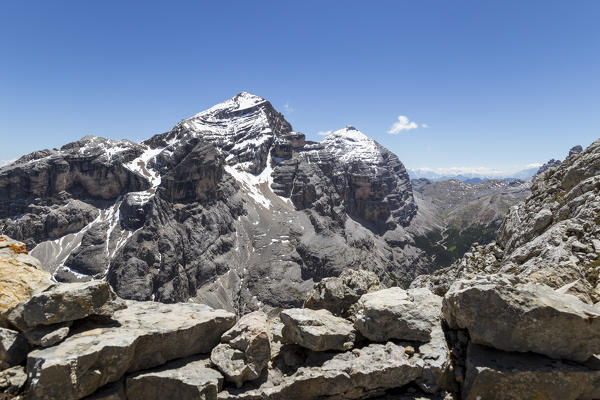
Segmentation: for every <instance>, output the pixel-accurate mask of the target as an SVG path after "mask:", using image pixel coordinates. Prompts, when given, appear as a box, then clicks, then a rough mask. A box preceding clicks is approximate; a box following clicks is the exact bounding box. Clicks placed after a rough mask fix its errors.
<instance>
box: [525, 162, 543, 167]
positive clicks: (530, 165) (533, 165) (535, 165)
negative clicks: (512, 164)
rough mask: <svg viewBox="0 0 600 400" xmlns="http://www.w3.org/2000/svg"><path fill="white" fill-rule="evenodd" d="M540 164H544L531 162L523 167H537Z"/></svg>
mask: <svg viewBox="0 0 600 400" xmlns="http://www.w3.org/2000/svg"><path fill="white" fill-rule="evenodd" d="M542 165H544V164H541V163H532V164H527V165H526V166H525V167H526V168H539V167H541V166H542Z"/></svg>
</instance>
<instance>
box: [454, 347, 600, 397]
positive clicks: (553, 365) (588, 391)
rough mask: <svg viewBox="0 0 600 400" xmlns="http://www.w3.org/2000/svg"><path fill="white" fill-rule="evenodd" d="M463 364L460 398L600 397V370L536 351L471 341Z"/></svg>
mask: <svg viewBox="0 0 600 400" xmlns="http://www.w3.org/2000/svg"><path fill="white" fill-rule="evenodd" d="M466 366H467V372H466V377H465V384H464V388H463V398H464V399H467V400H476V399H486V400H488V399H490V400H496V399H498V400H500V399H507V400H508V399H548V400H553V399H555V400H575V399H582V400H583V399H598V398H600V370H592V369H589V368H586V367H584V366H581V365H577V364H574V363H568V362H561V361H558V360H553V359H550V358H547V357H544V356H540V355H537V354H531V353H528V354H521V353H507V352H502V351H498V350H494V349H492V348H489V347H485V346H480V345H476V344H471V345H469V348H468V351H467V365H466Z"/></svg>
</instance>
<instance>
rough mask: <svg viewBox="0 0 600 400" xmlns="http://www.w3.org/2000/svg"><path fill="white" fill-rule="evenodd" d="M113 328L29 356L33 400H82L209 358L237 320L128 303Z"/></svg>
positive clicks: (201, 309) (186, 307)
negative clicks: (135, 377) (122, 382)
mask: <svg viewBox="0 0 600 400" xmlns="http://www.w3.org/2000/svg"><path fill="white" fill-rule="evenodd" d="M113 319H114V320H115V322H116V324H115V326H112V327H97V328H95V329H94V327H93V326H88V327H86V328H87V329H86V330H85V331H82V332H80V333H77V334H75V335H73V336H71V337H69V338H68V339H67V340H65V341H64V342H62V343H61V344H59V345H57V346H54V347H49V348H46V349H42V350H35V351H33V352H31V353H30V354H29V357H28V360H27V373H28V375H29V377H30V384H29V396H30V399H32V400H37V399H39V400H42V399H48V400H49V399H56V398H60V399H64V400H74V399H80V398H82V397H85V396H86V395H89V394H91V393H93V392H94V391H95V390H96V389H98V388H100V387H102V386H103V385H105V384H107V383H109V382H113V381H116V380H118V379H119V378H120V377H122V376H123V375H125V373H131V372H135V371H139V370H143V369H148V368H152V367H156V366H159V365H162V364H164V363H166V362H167V361H169V360H173V359H177V358H182V357H187V356H191V355H194V354H200V353H208V352H210V351H211V349H212V348H213V347H215V346H216V345H217V344H218V343H219V340H220V338H221V335H222V334H223V332H225V331H227V330H228V329H229V328H231V327H232V326H233V324H234V323H235V315H234V314H232V313H230V312H227V311H224V310H214V309H212V308H210V307H208V306H205V305H201V304H192V303H184V304H161V303H153V302H147V303H141V302H128V308H127V309H124V310H120V311H117V312H116V313H115V314H114V316H113Z"/></svg>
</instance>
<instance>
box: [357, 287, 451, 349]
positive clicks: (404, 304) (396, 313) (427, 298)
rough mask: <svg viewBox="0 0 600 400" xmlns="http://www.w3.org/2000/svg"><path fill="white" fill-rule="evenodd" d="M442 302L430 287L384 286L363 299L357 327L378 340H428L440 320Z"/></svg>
mask: <svg viewBox="0 0 600 400" xmlns="http://www.w3.org/2000/svg"><path fill="white" fill-rule="evenodd" d="M441 305H442V298H441V297H440V296H438V295H435V294H433V293H432V292H431V291H430V290H429V289H425V288H416V289H409V290H404V289H401V288H399V287H392V288H389V289H383V290H379V291H377V292H372V293H368V294H365V295H363V296H362V297H361V298H360V300H359V302H358V312H357V314H356V321H355V323H354V326H355V327H356V329H358V330H359V331H360V333H361V334H362V335H363V336H364V337H366V338H367V339H369V340H372V341H374V342H386V341H388V340H390V339H399V340H415V341H419V342H427V341H429V340H430V339H431V330H432V329H433V327H434V326H436V325H437V324H438V321H439V319H440V309H441Z"/></svg>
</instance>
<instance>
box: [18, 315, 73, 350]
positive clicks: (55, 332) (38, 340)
mask: <svg viewBox="0 0 600 400" xmlns="http://www.w3.org/2000/svg"><path fill="white" fill-rule="evenodd" d="M70 326H71V322H70V321H69V322H63V323H61V324H55V325H46V326H43V325H42V326H37V327H35V328H29V329H27V330H26V331H25V332H23V336H25V338H26V339H27V341H28V342H29V344H30V345H32V346H39V347H50V346H54V345H55V344H57V343H60V342H62V341H63V340H64V339H65V338H66V337H67V336H68V335H69V331H70Z"/></svg>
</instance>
